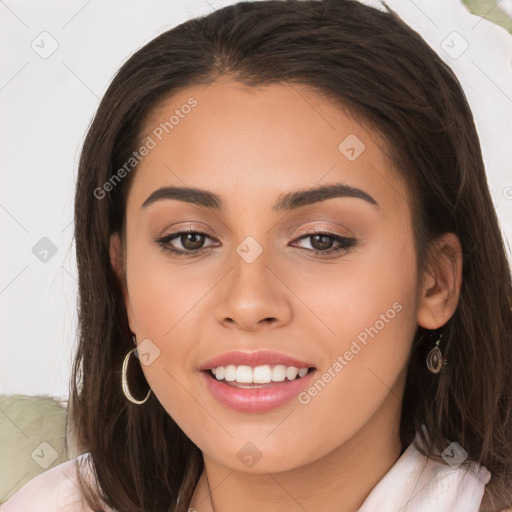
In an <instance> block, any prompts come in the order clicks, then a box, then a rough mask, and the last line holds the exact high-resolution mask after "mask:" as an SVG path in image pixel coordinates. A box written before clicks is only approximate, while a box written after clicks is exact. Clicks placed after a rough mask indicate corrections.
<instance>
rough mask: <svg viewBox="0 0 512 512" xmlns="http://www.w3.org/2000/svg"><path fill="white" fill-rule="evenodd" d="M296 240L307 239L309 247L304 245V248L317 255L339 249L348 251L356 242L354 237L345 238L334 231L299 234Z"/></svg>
mask: <svg viewBox="0 0 512 512" xmlns="http://www.w3.org/2000/svg"><path fill="white" fill-rule="evenodd" d="M297 240H298V241H300V240H309V241H310V242H309V245H310V246H311V248H307V247H305V249H307V250H309V251H311V252H314V253H316V254H319V255H322V254H333V253H337V252H339V251H347V252H348V251H349V250H350V249H351V248H352V247H354V246H355V245H356V244H357V240H356V239H355V238H347V237H344V236H340V235H336V234H334V233H309V234H306V235H304V236H301V237H300V238H298V239H297ZM333 246H334V247H333Z"/></svg>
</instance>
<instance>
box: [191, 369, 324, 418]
mask: <svg viewBox="0 0 512 512" xmlns="http://www.w3.org/2000/svg"><path fill="white" fill-rule="evenodd" d="M315 372H316V370H313V371H311V372H309V373H308V374H307V375H305V376H304V377H302V378H300V379H295V380H289V381H284V382H277V383H276V384H275V385H273V386H269V387H265V388H253V389H251V388H236V387H234V386H230V385H229V384H225V383H224V381H219V380H216V379H215V378H213V377H211V376H210V375H209V374H208V373H207V372H204V371H202V372H200V373H201V375H202V378H203V379H204V381H205V383H206V387H207V388H208V390H209V391H210V393H211V394H212V395H213V397H214V398H215V399H216V400H217V401H218V402H220V403H221V404H222V405H225V406H226V407H229V408H230V409H233V410H235V411H238V412H266V411H271V410H272V409H276V408H278V407H281V406H282V405H284V404H286V403H287V402H289V401H290V400H292V399H293V398H295V397H297V396H298V394H299V393H300V392H301V391H303V390H304V388H305V387H307V386H308V385H309V383H310V382H311V379H312V378H313V375H314V374H315Z"/></svg>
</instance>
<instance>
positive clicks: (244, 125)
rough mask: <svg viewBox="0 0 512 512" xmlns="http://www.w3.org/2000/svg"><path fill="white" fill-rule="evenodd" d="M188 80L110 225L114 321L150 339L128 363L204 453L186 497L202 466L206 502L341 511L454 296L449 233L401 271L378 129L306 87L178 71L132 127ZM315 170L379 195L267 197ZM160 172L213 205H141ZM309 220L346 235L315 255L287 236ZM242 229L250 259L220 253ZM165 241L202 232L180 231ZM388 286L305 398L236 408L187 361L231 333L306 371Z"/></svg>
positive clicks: (386, 451) (402, 236)
mask: <svg viewBox="0 0 512 512" xmlns="http://www.w3.org/2000/svg"><path fill="white" fill-rule="evenodd" d="M191 96H193V97H194V98H196V99H197V101H198V104H197V106H196V107H195V108H194V109H193V110H192V112H191V113H190V114H189V115H187V116H186V117H184V118H183V119H181V120H180V122H179V124H178V125H177V126H175V127H174V129H173V130H172V132H170V133H169V135H167V136H166V137H164V138H163V140H162V141H161V142H158V144H157V146H156V147H155V148H154V149H152V150H151V151H150V153H149V154H148V155H147V156H146V157H145V158H144V159H143V160H142V162H141V163H140V164H139V166H138V168H137V171H136V174H135V176H134V180H133V183H132V185H131V188H130V191H129V194H128V199H127V209H126V233H125V239H124V240H122V241H121V240H120V238H119V236H118V235H113V236H112V239H111V259H112V264H113V266H114V269H115V270H116V272H117V273H118V276H119V278H120V280H121V281H123V282H124V300H125V304H126V310H127V315H128V319H129V324H130V328H131V330H132V332H133V333H135V334H136V338H137V343H141V342H142V341H143V340H145V339H147V338H149V339H150V340H151V341H152V342H153V343H154V344H155V345H156V346H158V348H159V350H160V356H159V357H157V358H156V359H155V360H154V362H153V363H152V364H150V365H149V366H143V370H144V374H145V377H146V379H147V381H148V383H149V385H150V387H151V389H152V390H153V393H154V394H155V395H156V397H157V398H158V400H159V401H160V402H161V404H162V405H163V407H164V408H165V409H166V410H167V412H168V413H169V414H170V415H171V416H172V417H173V418H174V420H175V421H176V422H177V423H178V424H179V426H180V427H181V428H182V429H183V431H184V432H185V433H186V434H187V436H189V437H190V439H191V440H192V441H193V442H194V443H195V444H196V445H197V446H198V447H199V448H200V449H201V451H202V453H203V456H204V462H205V470H204V471H203V474H202V475H201V478H200V480H199V483H198V485H197V487H196V490H195V494H194V496H193V499H192V502H191V504H190V506H191V507H194V508H195V509H197V510H198V511H199V512H209V511H213V508H212V505H211V501H210V497H209V493H208V484H207V481H206V474H207V475H208V480H209V482H210V486H211V489H212V491H213V492H212V499H213V504H214V507H215V510H217V511H222V512H232V511H235V510H236V511H238V510H240V507H243V510H246V511H249V512H253V511H254V512H255V511H261V510H267V511H271V512H272V511H278V510H279V511H282V510H288V511H303V510H304V509H305V510H308V511H309V512H316V511H322V512H326V511H337V512H345V511H346V512H348V511H353V510H356V509H357V508H358V507H359V506H360V505H361V504H362V503H363V501H364V499H365V498H366V497H367V496H368V494H369V492H370V491H371V490H372V489H373V487H374V486H375V485H376V484H377V483H378V481H379V480H380V479H381V478H382V477H383V476H384V474H385V473H386V472H387V471H388V470H389V469H390V467H391V466H392V465H393V464H394V463H395V462H396V460H397V459H398V457H399V454H400V450H401V444H400V439H399V419H400V407H401V401H402V396H403V390H404V382H405V367H406V364H407V360H408V357H409V353H410V349H411V344H412V340H413V337H414V334H415V332H416V329H417V326H418V325H421V326H423V327H425V328H428V329H434V328H437V327H440V326H442V325H443V324H445V323H446V321H447V320H448V319H449V318H450V316H451V315H452V314H453V312H454V310H455V308H456V306H457V302H458V298H459V289H460V283H461V271H462V257H461V250H460V244H459V241H458V239H457V237H456V236H455V235H452V234H445V235H443V236H442V237H440V238H439V239H437V240H436V241H434V243H433V244H432V253H433V256H434V257H433V261H434V264H433V266H432V268H431V269H430V271H429V272H424V273H423V274H419V273H418V268H417V261H416V255H415V248H414V236H413V222H412V219H411V213H410V200H409V198H408V195H407V192H406V189H405V187H404V184H403V183H402V181H401V179H400V177H399V175H398V173H397V171H396V170H395V169H394V168H393V166H392V163H391V161H390V160H389V158H388V157H387V156H386V144H385V143H384V141H383V140H382V139H381V138H380V137H379V136H378V135H377V134H376V133H375V132H373V131H371V130H369V129H368V128H367V127H364V126H362V125H361V124H359V123H358V122H356V120H355V119H354V118H353V117H351V116H349V115H348V114H347V113H346V112H343V111H341V110H340V109H337V108H335V107H334V105H333V104H332V102H330V101H329V100H328V99H326V98H325V97H322V96H320V95H318V94H317V93H316V92H314V91H312V90H310V89H308V88H307V87H299V86H296V85H294V86H293V87H290V86H285V85H271V86H266V87H260V88H247V87H245V86H243V85H242V84H239V83H237V82H234V81H232V80H230V79H229V78H223V79H220V80H218V81H216V82H214V83H213V84H212V85H210V86H208V87H204V86H201V87H191V88H188V89H186V90H182V91H180V92H179V93H176V94H174V95H173V96H171V97H169V98H168V99H166V101H165V102H164V103H162V104H161V105H160V106H159V107H158V108H156V109H155V110H153V111H152V112H151V113H150V115H149V117H148V118H147V119H146V122H145V125H144V129H143V130H142V137H143V138H145V137H146V136H148V135H151V133H152V130H154V129H155V127H157V126H158V125H159V124H160V123H162V122H165V121H166V120H168V118H169V116H170V115H171V114H172V112H173V111H174V109H176V108H180V106H181V105H183V104H184V103H186V102H187V99H188V98H190V97H191ZM349 134H355V135H356V136H357V137H358V138H359V139H360V140H361V141H363V143H364V144H365V146H366V149H365V150H364V151H363V152H362V153H361V154H360V156H359V157H358V158H357V159H355V160H354V161H349V160H348V159H347V158H346V157H345V156H344V155H343V154H342V153H341V152H340V150H339V149H338V145H339V144H340V142H341V141H343V140H344V139H345V138H346V137H347V136H348V135H349ZM328 183H343V184H346V185H349V186H352V187H357V188H359V189H362V190H363V191H365V192H366V193H367V194H369V195H370V196H372V197H373V198H374V199H375V201H376V202H377V203H378V206H376V205H372V204H370V203H368V202H366V201H364V200H362V199H359V198H346V197H345V198H331V199H328V200H325V201H322V202H318V203H315V204H313V205H308V206H304V207H302V208H299V209H297V210H294V211H290V212H279V213H277V212H274V211H272V205H273V204H274V202H275V201H277V199H278V198H279V197H280V195H281V194H284V193H286V192H290V191H295V190H299V189H309V188H312V187H315V186H318V185H325V184H328ZM171 185H175V186H191V187H200V188H202V189H205V190H209V191H212V192H215V193H216V194H218V195H220V196H221V197H222V199H223V201H224V202H225V204H226V207H225V209H224V210H222V211H211V210H208V209H207V208H205V207H201V206H196V205H192V204H189V203H186V202H183V201H177V200H171V199H164V200H161V201H156V202H154V203H153V204H151V205H150V206H147V207H145V208H142V204H143V203H144V201H145V200H146V199H147V198H148V196H149V195H150V194H151V193H152V192H154V191H155V190H157V189H159V188H160V187H164V186H171ZM186 226H191V227H194V228H195V229H199V230H200V231H204V232H206V233H207V235H208V236H207V237H206V238H205V239H204V242H203V246H205V247H207V249H206V250H205V251H203V252H202V253H201V252H199V255H196V256H195V257H189V258H187V257H183V256H178V257H176V256H174V255H172V254H171V253H169V252H168V251H165V250H164V249H163V248H161V247H160V246H158V244H157V243H155V240H156V239H158V238H160V237H162V236H164V235H167V234H170V233H173V232H177V231H179V230H181V229H183V228H184V227H186ZM299 230H301V231H300V233H299ZM315 231H322V232H329V233H333V234H334V235H341V236H345V237H351V238H355V239H356V240H357V244H356V245H355V246H354V247H352V248H351V249H349V250H345V251H340V252H338V253H334V254H333V255H332V256H318V255H317V254H315V253H314V249H315V248H316V249H317V252H318V251H319V250H320V249H321V247H319V244H318V243H317V244H315V242H314V240H312V238H311V237H309V238H307V237H306V238H302V239H301V238H300V237H301V236H303V235H304V233H314V232H315ZM247 236H251V237H253V238H254V239H255V240H256V241H257V242H258V244H259V245H260V246H261V248H262V250H263V252H262V253H261V255H260V256H259V257H258V258H257V259H256V260H255V261H254V262H252V263H250V264H249V263H247V262H246V261H245V260H244V259H243V258H241V257H240V256H239V254H238V253H237V252H236V248H237V246H238V245H239V244H240V242H242V240H244V239H245V238H246V237H247ZM170 244H171V245H172V246H173V247H175V248H178V249H182V250H183V249H189V250H193V248H194V247H198V246H199V247H200V246H201V244H200V243H199V244H198V243H197V242H194V241H189V242H188V243H187V239H186V238H185V239H184V238H183V237H182V238H181V239H180V238H179V237H178V238H175V239H174V240H173V241H172V242H170ZM194 244H196V245H194ZM331 246H332V247H336V246H337V243H336V241H335V240H332V244H331ZM394 303H399V304H400V305H401V306H402V309H401V311H400V312H398V313H397V314H396V315H395V316H394V318H393V319H392V320H390V321H389V322H388V323H386V324H385V327H384V328H382V329H381V330H380V331H379V332H378V334H377V335H376V336H375V337H374V338H373V339H371V338H370V339H369V341H368V344H367V346H365V347H364V348H363V349H362V350H361V351H360V352H359V353H358V354H357V356H355V357H354V358H353V359H352V360H351V361H350V362H349V363H348V364H347V365H346V366H345V367H344V368H343V370H342V371H341V372H339V373H338V374H337V375H336V377H335V378H333V379H332V380H331V382H329V383H328V384H327V385H326V386H325V388H324V389H323V390H322V391H321V392H320V393H318V394H317V396H315V397H312V398H311V401H310V402H309V403H307V404H306V405H303V404H301V403H299V401H298V400H292V401H291V402H289V403H287V404H286V405H284V406H282V407H280V408H278V409H275V410H272V411H270V412H265V413H257V414H255V413H240V412H235V411H232V410H230V409H228V408H226V407H224V406H223V405H221V404H219V403H218V402H217V401H216V400H215V399H214V398H213V397H212V396H211V395H210V394H209V392H208V391H207V390H206V388H205V386H204V384H203V382H202V379H201V378H200V377H201V375H200V374H199V371H198V367H199V366H200V365H201V364H202V363H204V362H206V361H207V360H208V359H210V358H211V357H213V356H215V355H218V354H221V353H223V352H225V351H229V350H236V349H240V350H247V351H254V350H259V349H270V350H276V351H279V352H283V353H285V354H289V355H291V356H293V357H296V358H297V359H299V360H303V361H309V362H312V363H313V364H314V365H315V367H316V368H317V370H318V373H319V374H320V375H321V374H322V373H323V372H325V371H327V369H328V368H329V367H332V365H333V363H334V362H335V361H336V358H337V357H338V355H340V354H344V353H345V352H346V351H347V350H348V349H349V347H350V345H351V343H352V341H353V340H354V339H356V337H357V335H358V334H359V333H361V332H362V331H364V329H365V328H368V327H370V326H373V325H374V324H375V323H376V321H377V320H379V318H381V317H380V315H381V314H383V313H385V312H386V311H387V310H389V309H390V308H392V305H393V304H394ZM269 318H270V319H272V320H266V319H269ZM247 442H251V443H253V444H254V445H255V446H256V447H257V449H258V450H259V451H260V452H261V459H260V460H259V461H258V462H257V463H256V464H255V465H254V466H253V467H251V468H247V467H246V466H245V465H244V464H243V463H242V462H241V461H240V460H239V458H238V457H237V453H238V452H239V450H240V449H241V448H242V447H243V446H244V445H245V444H246V443H247Z"/></svg>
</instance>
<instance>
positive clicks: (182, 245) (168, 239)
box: [156, 231, 212, 256]
mask: <svg viewBox="0 0 512 512" xmlns="http://www.w3.org/2000/svg"><path fill="white" fill-rule="evenodd" d="M211 238H212V237H210V236H209V235H207V234H206V233H203V232H202V231H177V232H176V233H171V234H170V235H165V236H163V237H162V238H159V239H158V240H156V243H157V244H158V245H159V246H160V247H162V248H163V249H164V250H166V251H170V252H172V253H174V254H177V255H184V256H187V255H193V254H194V253H200V252H202V251H203V250H204V249H207V248H208V247H211V245H207V246H205V245H204V243H205V241H206V239H211Z"/></svg>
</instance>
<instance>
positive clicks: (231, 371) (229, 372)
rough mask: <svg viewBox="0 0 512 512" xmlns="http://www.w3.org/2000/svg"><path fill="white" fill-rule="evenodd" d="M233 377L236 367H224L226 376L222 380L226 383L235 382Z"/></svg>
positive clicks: (232, 365)
mask: <svg viewBox="0 0 512 512" xmlns="http://www.w3.org/2000/svg"><path fill="white" fill-rule="evenodd" d="M235 376H236V366H235V365H234V364H229V365H228V366H226V376H225V377H224V379H225V380H226V381H227V382H233V381H234V380H235Z"/></svg>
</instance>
